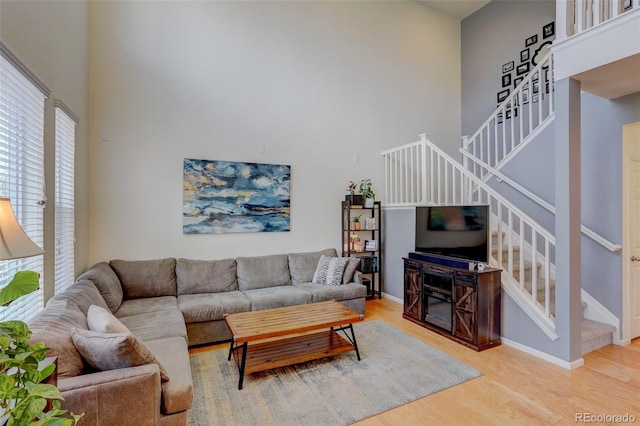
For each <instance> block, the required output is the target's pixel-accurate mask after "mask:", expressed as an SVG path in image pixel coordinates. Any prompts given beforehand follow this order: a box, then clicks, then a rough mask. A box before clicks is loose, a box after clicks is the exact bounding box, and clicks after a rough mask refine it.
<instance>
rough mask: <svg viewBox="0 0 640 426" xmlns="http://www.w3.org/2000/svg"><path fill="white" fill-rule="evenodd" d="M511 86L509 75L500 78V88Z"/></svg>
mask: <svg viewBox="0 0 640 426" xmlns="http://www.w3.org/2000/svg"><path fill="white" fill-rule="evenodd" d="M509 86H511V73H509V74H505V75H503V76H502V87H509Z"/></svg>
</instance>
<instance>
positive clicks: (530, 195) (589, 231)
mask: <svg viewBox="0 0 640 426" xmlns="http://www.w3.org/2000/svg"><path fill="white" fill-rule="evenodd" d="M460 153H461V154H462V155H463V156H464V158H465V159H466V160H467V161H473V162H476V163H478V164H479V165H480V166H481V167H483V168H485V169H487V170H488V171H489V174H491V175H494V176H495V177H496V178H498V179H500V180H501V181H502V182H504V183H506V184H507V185H509V186H511V187H512V188H513V189H515V190H516V191H518V192H520V193H521V194H522V195H524V196H525V197H527V198H529V199H530V200H532V201H534V202H535V203H537V204H538V205H539V206H541V207H543V208H544V209H545V210H547V211H548V212H549V213H551V214H553V215H555V214H556V208H555V206H553V205H551V204H550V203H549V202H547V201H545V200H544V199H542V198H540V197H539V196H537V195H536V194H534V193H533V192H531V191H529V190H528V189H526V188H525V187H523V186H522V185H520V184H519V183H517V182H515V181H514V180H513V179H511V178H509V177H508V176H506V175H504V174H503V173H501V172H500V171H498V170H497V169H495V168H493V167H491V166H489V165H488V164H487V163H485V162H483V161H480V160H478V159H477V158H475V157H473V156H472V155H471V154H469V153H468V152H466V151H464V150H462V149H461V150H460ZM580 229H581V231H582V233H583V234H584V235H586V236H587V237H589V238H591V239H592V240H593V241H595V242H597V243H598V244H600V245H602V246H603V247H605V248H606V249H607V250H609V251H612V252H618V251H620V250H622V246H621V245H619V244H615V243H613V242H611V241H609V240H607V239H606V238H604V237H603V236H602V235H600V234H598V233H597V232H596V231H594V230H593V229H591V228H589V227H588V226H586V225H582V224H581V225H580Z"/></svg>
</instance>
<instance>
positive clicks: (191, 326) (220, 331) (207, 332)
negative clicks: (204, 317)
mask: <svg viewBox="0 0 640 426" xmlns="http://www.w3.org/2000/svg"><path fill="white" fill-rule="evenodd" d="M187 333H188V334H189V346H194V345H204V344H211V343H214V342H223V341H228V340H230V339H231V332H230V331H229V327H228V326H227V323H226V322H225V321H224V320H218V321H207V322H189V323H187Z"/></svg>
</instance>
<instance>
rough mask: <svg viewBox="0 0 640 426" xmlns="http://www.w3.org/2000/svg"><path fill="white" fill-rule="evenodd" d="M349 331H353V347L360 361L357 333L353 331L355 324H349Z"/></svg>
mask: <svg viewBox="0 0 640 426" xmlns="http://www.w3.org/2000/svg"><path fill="white" fill-rule="evenodd" d="M349 329H351V339H353V340H352V342H351V343H353V347H354V348H355V349H356V355H357V356H358V361H360V350H359V349H358V342H357V341H356V333H355V331H354V330H353V324H349Z"/></svg>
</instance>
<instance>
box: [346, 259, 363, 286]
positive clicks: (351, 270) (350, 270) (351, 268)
mask: <svg viewBox="0 0 640 426" xmlns="http://www.w3.org/2000/svg"><path fill="white" fill-rule="evenodd" d="M348 259H349V262H347V266H345V268H344V274H342V284H349V283H350V282H351V281H352V280H353V275H354V274H355V273H356V270H357V269H358V266H360V258H359V257H350V258H348Z"/></svg>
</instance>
